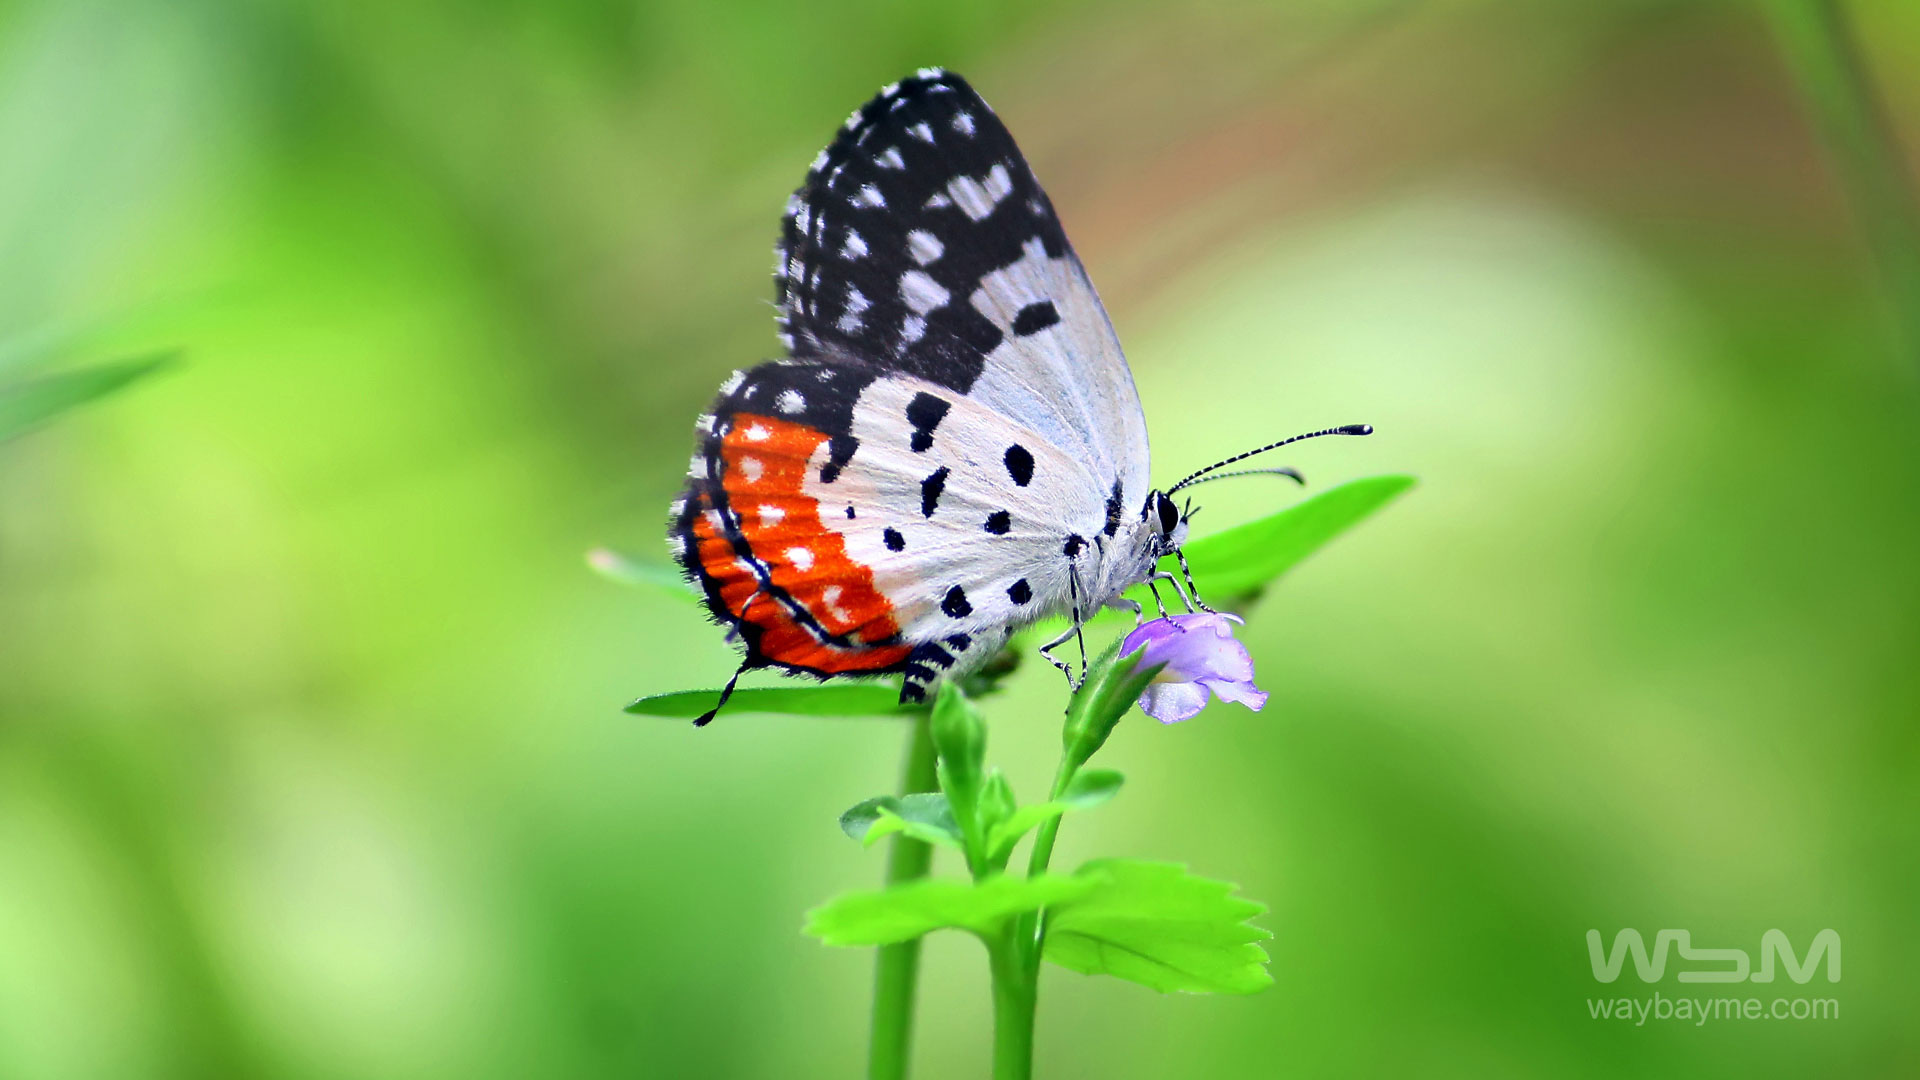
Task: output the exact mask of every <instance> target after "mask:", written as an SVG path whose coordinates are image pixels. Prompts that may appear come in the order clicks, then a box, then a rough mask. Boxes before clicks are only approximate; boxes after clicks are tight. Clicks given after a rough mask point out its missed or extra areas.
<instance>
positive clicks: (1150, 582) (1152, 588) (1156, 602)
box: [1147, 574, 1167, 619]
mask: <svg viewBox="0 0 1920 1080" xmlns="http://www.w3.org/2000/svg"><path fill="white" fill-rule="evenodd" d="M1159 576H1160V575H1158V574H1155V575H1153V576H1152V577H1149V578H1148V579H1147V591H1148V592H1150V593H1152V594H1153V606H1154V609H1155V610H1157V611H1158V612H1159V613H1160V617H1161V618H1163V619H1164V618H1166V617H1167V602H1166V601H1165V600H1162V599H1160V587H1159V586H1158V585H1156V584H1154V582H1155V581H1156V580H1158V579H1159Z"/></svg>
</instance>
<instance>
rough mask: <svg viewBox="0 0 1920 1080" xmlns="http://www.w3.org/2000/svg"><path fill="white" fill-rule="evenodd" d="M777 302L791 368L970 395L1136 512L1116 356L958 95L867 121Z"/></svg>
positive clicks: (991, 121) (1000, 148)
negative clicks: (842, 368)
mask: <svg viewBox="0 0 1920 1080" xmlns="http://www.w3.org/2000/svg"><path fill="white" fill-rule="evenodd" d="M775 257H776V266H775V272H774V287H775V298H776V301H777V304H778V306H779V310H780V325H781V332H782V336H783V339H784V340H785V341H786V342H787V344H788V347H789V348H790V349H791V350H792V352H793V354H794V355H795V356H797V357H812V356H818V357H820V358H822V359H825V360H828V361H829V362H832V361H836V360H844V361H850V362H854V363H858V364H861V365H863V366H867V367H873V368H879V369H882V370H886V371H898V372H902V373H905V374H909V375H914V376H918V377H919V378H922V379H925V380H927V381H928V382H932V383H935V384H938V385H939V386H941V387H944V388H946V389H948V390H951V391H954V392H956V393H961V394H967V395H970V396H972V397H974V398H975V399H976V400H979V401H981V402H982V403H984V404H986V405H987V406H988V407H990V408H993V409H995V410H997V411H999V412H1001V413H1002V414H1004V415H1006V416H1008V417H1010V418H1013V419H1016V420H1020V421H1022V422H1024V423H1027V424H1028V425H1029V426H1031V427H1033V428H1034V429H1035V430H1036V431H1038V432H1040V433H1041V434H1042V435H1043V436H1045V437H1047V438H1048V439H1049V441H1051V442H1053V443H1054V445H1056V446H1058V447H1060V448H1061V449H1063V450H1069V451H1072V452H1074V453H1075V454H1077V455H1080V456H1082V457H1085V456H1087V455H1091V456H1092V457H1093V459H1094V461H1095V463H1096V464H1097V465H1098V466H1099V468H1098V469H1097V470H1096V471H1098V472H1101V473H1104V474H1106V475H1107V476H1108V482H1107V483H1104V484H1102V485H1101V486H1100V492H1099V495H1100V498H1101V499H1102V500H1104V499H1105V498H1106V497H1107V494H1108V491H1109V488H1110V486H1111V483H1112V482H1113V481H1118V482H1119V483H1120V488H1121V499H1122V502H1123V503H1125V504H1126V505H1127V507H1128V508H1129V509H1135V508H1137V507H1138V506H1139V505H1140V504H1141V501H1142V500H1143V499H1144V498H1145V496H1146V492H1147V487H1146V485H1147V431H1146V420H1145V417H1144V415H1143V414H1142V413H1141V410H1140V400H1139V396H1138V394H1137V393H1136V392H1135V390H1134V385H1133V377H1132V374H1131V373H1130V372H1129V371H1128V370H1127V365H1126V360H1125V357H1124V356H1123V355H1122V353H1121V351H1120V343H1119V341H1118V339H1117V338H1115V336H1114V333H1113V328H1112V326H1111V325H1110V324H1109V323H1108V321H1107V315H1106V310H1105V309H1104V308H1103V307H1101V305H1100V300H1099V297H1098V296H1097V295H1096V294H1095V293H1094V289H1093V285H1092V283H1091V282H1089V281H1088V279H1087V275H1086V271H1085V270H1084V269H1083V268H1082V267H1081V265H1080V260H1079V258H1078V257H1077V256H1075V255H1074V253H1073V248H1072V247H1071V245H1069V244H1068V242H1067V238H1066V234H1065V233H1064V232H1063V231H1062V229H1061V227H1060V220H1059V218H1058V217H1057V216H1056V215H1055V214H1054V210H1053V204H1052V203H1051V202H1050V201H1049V200H1048V199H1047V195H1046V192H1045V191H1043V190H1041V188H1040V184H1039V182H1038V181H1037V180H1035V179H1034V176H1033V172H1032V170H1031V169H1030V168H1029V167H1028V165H1027V161H1026V158H1025V157H1024V156H1022V155H1021V153H1020V148H1019V147H1018V146H1016V145H1015V144H1014V141H1013V136H1012V135H1010V134H1008V132H1007V129H1006V127H1005V126H1004V125H1002V124H1001V123H1000V120H999V118H998V117H997V116H995V115H994V112H993V110H992V109H991V108H989V107H988V106H987V103H986V102H985V101H983V100H981V98H980V96H979V95H978V94H976V93H974V91H973V88H972V87H970V86H968V85H967V83H966V80H964V79H962V78H960V77H959V76H958V75H955V74H952V73H951V72H944V71H937V70H931V69H930V70H926V71H922V72H921V73H919V74H918V75H916V76H914V77H912V78H907V79H902V80H901V81H900V82H898V83H896V84H894V85H893V86H889V87H887V88H886V89H884V90H882V91H881V93H880V94H879V96H877V97H875V98H874V99H873V100H872V101H869V102H868V103H867V104H865V105H863V106H861V107H860V109H859V110H858V111H856V112H855V113H854V114H853V115H852V116H851V117H849V118H848V120H847V122H846V124H845V125H843V126H842V128H841V130H840V132H839V134H838V135H837V136H836V137H835V138H834V140H833V143H832V144H831V145H829V146H828V147H827V148H826V149H825V150H823V151H821V153H820V156H819V157H817V158H816V159H815V160H814V163H813V167H812V168H811V169H810V170H809V171H808V173H807V180H806V184H805V185H804V186H803V187H801V189H800V190H799V191H797V192H795V193H794V195H793V197H792V199H791V200H790V201H789V204H788V207H787V214H786V216H785V218H784V219H783V220H782V222H781V235H780V241H779V243H778V244H777V246H776V252H775Z"/></svg>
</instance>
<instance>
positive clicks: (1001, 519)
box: [987, 510, 1013, 536]
mask: <svg viewBox="0 0 1920 1080" xmlns="http://www.w3.org/2000/svg"><path fill="white" fill-rule="evenodd" d="M1011 528H1013V515H1012V514H1009V513H1007V512H1006V511H1005V510H995V511H994V512H993V513H991V514H988V515H987V531H988V532H990V533H992V534H993V535H995V536H1005V535H1007V530H1009V529H1011Z"/></svg>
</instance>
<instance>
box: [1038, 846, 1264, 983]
mask: <svg viewBox="0 0 1920 1080" xmlns="http://www.w3.org/2000/svg"><path fill="white" fill-rule="evenodd" d="M1074 876H1075V877H1076V878H1081V879H1084V880H1091V881H1095V882H1098V883H1099V884H1098V886H1097V887H1096V888H1094V889H1091V890H1089V891H1088V892H1086V893H1083V894H1081V895H1080V896H1078V897H1075V898H1073V899H1071V900H1068V901H1065V902H1061V903H1058V904H1054V905H1049V907H1048V915H1047V919H1048V921H1047V931H1046V933H1047V937H1046V943H1045V945H1044V947H1043V955H1044V956H1045V957H1046V958H1047V959H1048V960H1051V961H1053V962H1054V963H1056V964H1059V965H1060V966H1061V967H1064V968H1070V969H1072V970H1074V971H1078V972H1080V973H1081V974H1084V975H1112V976H1114V977H1115V978H1120V979H1126V980H1128V981H1129V982H1137V983H1139V984H1140V985H1142V986H1146V987H1150V988H1152V989H1154V990H1158V991H1160V992H1161V993H1163V994H1164V993H1168V992H1170V991H1175V990H1181V991H1186V992H1189V993H1210V994H1250V993H1253V992H1254V991H1256V990H1260V989H1263V988H1265V987H1267V986H1269V985H1271V984H1272V982H1273V976H1271V975H1269V974H1268V973H1267V967H1266V965H1267V952H1266V950H1265V949H1263V948H1261V947H1260V945H1259V944H1258V942H1260V941H1263V940H1265V939H1267V938H1270V937H1272V936H1273V935H1272V934H1270V933H1268V932H1267V931H1265V930H1262V929H1261V928H1259V927H1257V926H1254V925H1252V924H1251V923H1249V922H1247V921H1246V920H1248V919H1251V918H1253V917H1254V916H1256V915H1259V914H1261V913H1262V912H1264V911H1266V906H1265V905H1263V904H1257V903H1255V902H1253V901H1251V900H1247V899H1243V898H1241V897H1237V896H1234V895H1233V890H1234V887H1233V886H1232V885H1229V884H1227V883H1226V882H1223V881H1210V880H1208V879H1206V878H1202V877H1195V876H1194V875H1192V874H1189V873H1187V870H1186V868H1185V867H1183V866H1179V865H1176V864H1173V863H1160V862H1147V861H1143V860H1138V859H1103V860H1099V861H1097V862H1091V863H1088V864H1087V865H1086V866H1084V867H1082V868H1081V869H1080V871H1079V873H1077V874H1075V875H1074Z"/></svg>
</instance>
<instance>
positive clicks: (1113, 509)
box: [1100, 480, 1120, 536]
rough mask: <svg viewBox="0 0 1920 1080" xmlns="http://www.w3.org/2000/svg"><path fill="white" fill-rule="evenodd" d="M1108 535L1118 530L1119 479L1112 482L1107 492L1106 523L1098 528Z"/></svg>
mask: <svg viewBox="0 0 1920 1080" xmlns="http://www.w3.org/2000/svg"><path fill="white" fill-rule="evenodd" d="M1100 531H1101V532H1104V533H1106V534H1107V535H1108V536H1112V535H1113V534H1114V533H1116V532H1119V531H1120V481H1119V480H1115V481H1114V482H1113V490H1112V491H1110V492H1108V493H1107V524H1106V527H1105V528H1103V529H1101V530H1100Z"/></svg>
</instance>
